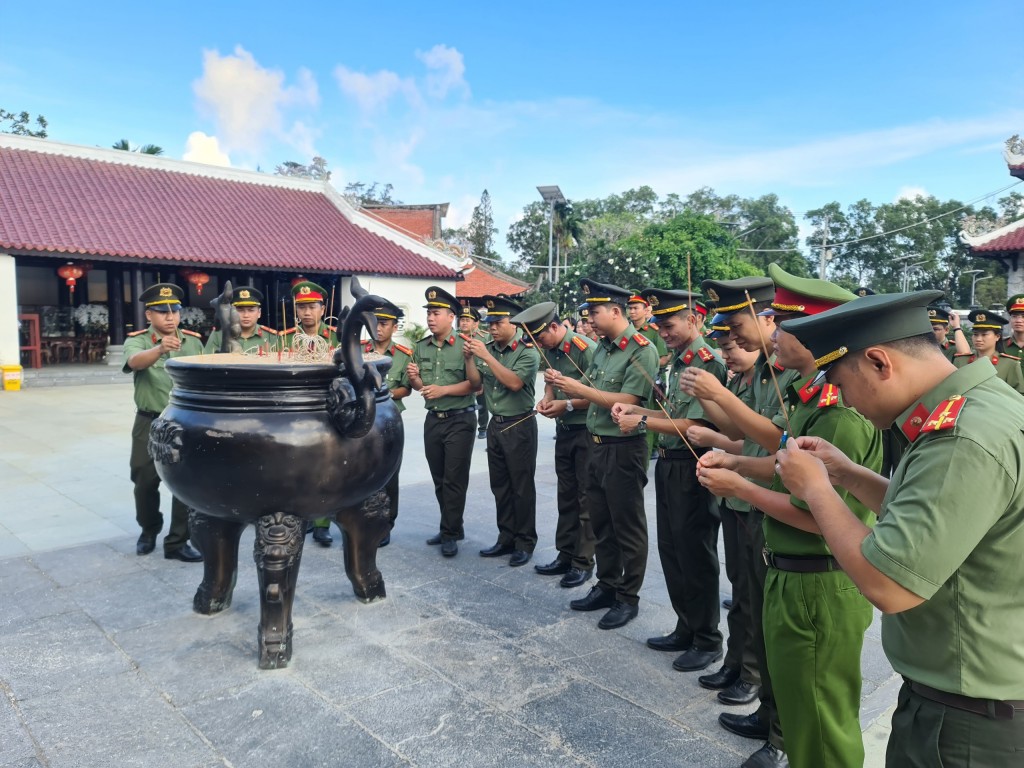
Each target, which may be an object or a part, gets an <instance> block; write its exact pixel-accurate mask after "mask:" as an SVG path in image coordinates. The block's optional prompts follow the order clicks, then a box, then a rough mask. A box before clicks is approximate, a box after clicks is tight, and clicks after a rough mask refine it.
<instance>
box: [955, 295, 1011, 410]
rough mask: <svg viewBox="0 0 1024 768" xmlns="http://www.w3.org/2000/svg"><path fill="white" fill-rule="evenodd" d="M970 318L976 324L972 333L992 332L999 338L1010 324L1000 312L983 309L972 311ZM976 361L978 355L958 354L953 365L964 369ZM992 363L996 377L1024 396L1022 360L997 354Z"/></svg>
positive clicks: (1004, 354)
mask: <svg viewBox="0 0 1024 768" xmlns="http://www.w3.org/2000/svg"><path fill="white" fill-rule="evenodd" d="M968 318H969V319H970V321H971V322H972V323H973V324H974V326H973V328H972V331H978V330H984V331H992V332H993V333H995V334H996V336H997V337H998V336H1001V335H1002V332H1003V327H1004V326H1006V325H1007V324H1008V323H1009V322H1010V321H1009V320H1008V319H1006V318H1005V317H1003V316H1002V315H1000V314H999V313H998V312H991V311H989V310H983V309H976V310H974V311H972V312H971V313H970V314H969V315H968ZM976 359H977V354H976V353H971V354H958V355H955V356H954V357H953V365H955V366H956V367H957V368H963V367H964V366H965V365H969V364H970V363H973V362H974V361H975V360H976ZM991 362H992V365H994V366H995V368H996V376H998V377H999V378H1000V379H1002V380H1003V381H1005V382H1006V383H1007V384H1009V385H1010V386H1011V387H1013V388H1014V389H1015V390H1017V391H1018V392H1019V393H1021V394H1022V395H1024V370H1022V368H1021V366H1022V365H1024V362H1022V359H1021V358H1019V357H1015V356H1013V355H1008V354H1006V353H1005V352H997V353H996V354H994V355H992V358H991Z"/></svg>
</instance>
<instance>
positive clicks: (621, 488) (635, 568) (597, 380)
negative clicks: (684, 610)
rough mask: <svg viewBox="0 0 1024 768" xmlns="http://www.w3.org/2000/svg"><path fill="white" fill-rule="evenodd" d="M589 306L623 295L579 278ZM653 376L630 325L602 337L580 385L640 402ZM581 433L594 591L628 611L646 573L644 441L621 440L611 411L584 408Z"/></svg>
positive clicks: (644, 344) (652, 361)
mask: <svg viewBox="0 0 1024 768" xmlns="http://www.w3.org/2000/svg"><path fill="white" fill-rule="evenodd" d="M580 284H581V285H582V286H583V292H584V295H585V296H587V298H588V302H594V301H599V300H602V299H603V300H604V302H608V301H619V302H621V303H622V305H623V306H624V305H625V299H626V298H627V297H628V295H629V293H628V291H624V290H622V289H621V288H616V287H615V286H601V285H599V284H597V283H594V282H593V281H590V280H582V281H580ZM657 373H658V353H657V352H656V351H655V349H654V346H653V345H652V344H651V343H650V342H649V341H648V340H647V339H646V338H645V337H644V336H642V335H641V334H640V333H638V332H637V330H636V329H635V328H634V327H633V325H632V324H627V326H626V329H625V331H623V333H622V334H621V335H619V336H618V337H616V338H614V339H606V338H602V339H601V340H600V341H599V342H598V344H597V350H596V351H595V353H594V359H593V361H592V362H591V364H590V368H588V369H587V370H586V374H585V377H584V381H589V382H590V386H592V387H594V388H595V389H598V390H601V391H602V392H614V393H619V392H622V393H626V394H630V395H634V396H635V397H637V398H638V399H639V401H640V403H641V404H642V403H645V402H646V401H647V399H648V398H649V397H650V396H651V391H652V386H651V382H652V381H653V380H654V377H655V376H656V375H657ZM586 423H587V430H588V432H589V433H590V435H591V440H592V441H593V445H592V446H591V455H590V476H589V483H588V486H587V496H588V498H590V499H591V508H590V513H591V522H592V523H593V526H594V534H595V535H596V536H597V547H596V554H597V576H598V583H597V588H598V589H600V590H601V592H602V593H604V594H610V595H613V596H614V598H615V601H616V602H619V603H624V604H626V605H628V606H635V605H637V604H638V603H639V601H640V596H639V595H640V587H641V585H642V584H643V581H644V574H645V572H646V569H647V516H646V514H645V512H644V490H643V489H644V486H646V485H647V469H646V468H647V460H648V456H649V452H648V450H647V440H646V437H645V436H644V434H642V433H637V434H636V435H623V434H622V432H621V431H620V430H619V427H618V425H617V424H615V422H614V421H612V415H611V410H610V408H607V407H601V406H599V405H596V404H593V403H592V404H591V405H590V407H589V408H588V409H587V422H586Z"/></svg>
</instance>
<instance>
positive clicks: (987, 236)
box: [957, 216, 1024, 248]
mask: <svg viewBox="0 0 1024 768" xmlns="http://www.w3.org/2000/svg"><path fill="white" fill-rule="evenodd" d="M1002 221H1003V220H1002V219H999V220H997V221H995V222H993V221H990V220H987V219H978V217H976V216H966V217H964V226H963V229H961V230H960V233H959V235H957V239H958V240H959V241H960V242H961V243H963V244H964V245H966V246H968V247H970V248H977V247H979V246H982V245H985V244H986V243H990V242H992V241H993V240H997V239H999V238H1001V237H1004V236H1005V235H1009V234H1011V233H1013V232H1016V231H1017V230H1019V229H1021V228H1022V227H1024V219H1017V220H1016V221H1011V222H1010V223H1009V224H1002V223H1001V222H1002Z"/></svg>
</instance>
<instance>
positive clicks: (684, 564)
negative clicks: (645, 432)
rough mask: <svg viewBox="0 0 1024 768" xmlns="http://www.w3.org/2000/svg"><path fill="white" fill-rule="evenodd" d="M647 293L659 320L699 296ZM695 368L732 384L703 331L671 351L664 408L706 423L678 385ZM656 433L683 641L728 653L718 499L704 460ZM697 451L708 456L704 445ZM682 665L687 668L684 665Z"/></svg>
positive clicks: (668, 567)
mask: <svg viewBox="0 0 1024 768" xmlns="http://www.w3.org/2000/svg"><path fill="white" fill-rule="evenodd" d="M642 295H643V298H644V299H645V300H646V301H647V303H648V304H650V306H651V308H652V310H653V312H654V316H655V318H657V319H659V320H663V319H666V318H669V317H671V316H672V315H676V314H678V313H681V312H685V313H686V314H687V315H689V314H691V313H693V314H695V313H696V309H695V307H694V305H695V303H696V297H695V296H693V295H691V294H689V293H687V292H686V291H666V290H657V289H649V290H645V291H643V292H642ZM688 368H700V369H702V370H705V371H708V372H709V373H710V374H711V375H713V376H714V377H715V378H716V379H718V381H720V382H721V383H723V384H724V383H725V380H726V368H725V364H724V363H723V362H722V358H721V357H720V356H719V355H718V353H717V352H715V351H714V350H712V349H711V347H709V346H708V344H707V342H705V341H704V337H703V336H701V335H700V334H699V333H697V336H696V338H694V339H693V341H692V342H690V344H688V345H687V347H686V348H685V349H678V350H676V351H674V352H673V354H672V359H671V361H670V362H669V368H668V379H667V385H666V387H665V400H666V401H665V404H664V407H665V410H666V411H668V414H669V416H670V417H671V418H673V419H689V420H691V421H696V422H704V423H707V418H706V416H705V413H704V406H703V405H702V404H701V401H700V400H699V399H697V398H696V397H694V396H693V395H689V394H687V393H686V392H684V391H683V390H682V389H681V388H680V386H679V378H680V376H682V374H683V372H684V371H685V370H687V369H688ZM653 434H654V435H655V436H656V438H657V445H658V463H657V465H656V466H655V469H654V487H655V493H656V510H657V521H658V555H659V558H660V560H661V568H662V572H663V573H664V574H665V587H666V588H667V589H668V596H669V600H670V601H671V603H672V609H673V610H674V611H675V613H676V628H675V634H677V635H678V636H679V637H681V638H683V639H684V642H685V640H689V641H690V647H691V648H692V649H693V650H695V651H705V652H713V653H715V654H717V653H718V652H720V651H721V650H722V633H721V631H719V629H718V623H719V618H720V602H719V596H718V586H719V585H718V575H719V563H718V525H719V513H718V501H717V499H716V498H715V497H714V496H713V495H712V494H711V493H710V492H709V491H708V490H707V488H705V487H704V486H702V485H701V484H700V483H699V482H698V481H697V457H696V456H694V454H693V451H692V450H691V448H690V447H689V446H688V445H687V444H686V443H685V442H684V441H683V439H682V437H680V436H679V435H678V434H675V433H671V434H666V433H664V432H657V433H653ZM698 453H704V449H699V451H698ZM679 663H680V664H685V663H686V662H683V661H682V660H679ZM708 663H710V662H708ZM702 666H706V664H703V665H702ZM677 668H682V669H684V670H685V669H687V667H686V666H682V667H680V666H679V664H677ZM689 668H690V669H694V668H701V667H689Z"/></svg>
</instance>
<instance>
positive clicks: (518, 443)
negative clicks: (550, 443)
mask: <svg viewBox="0 0 1024 768" xmlns="http://www.w3.org/2000/svg"><path fill="white" fill-rule="evenodd" d="M487 471H488V474H489V475H490V479H491V493H493V494H494V506H495V510H496V512H497V515H496V517H497V522H498V544H501V545H503V546H513V547H515V548H516V549H517V550H521V551H523V552H533V549H534V547H536V546H537V485H536V482H535V481H534V476H535V475H536V474H537V417H536V416H531V417H530V418H528V419H526V420H522V417H518V418H517V419H515V420H513V421H505V422H502V423H499V422H498V420H497V418H492V419H491V425H490V427H489V428H488V429H487Z"/></svg>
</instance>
